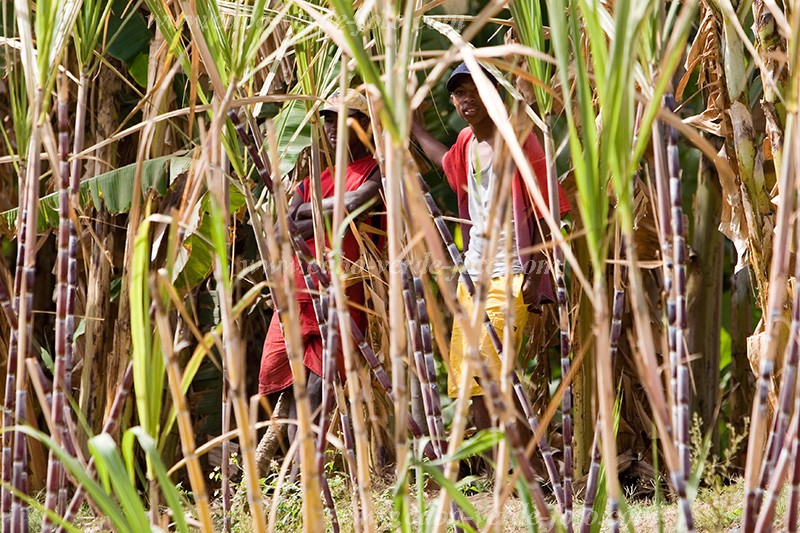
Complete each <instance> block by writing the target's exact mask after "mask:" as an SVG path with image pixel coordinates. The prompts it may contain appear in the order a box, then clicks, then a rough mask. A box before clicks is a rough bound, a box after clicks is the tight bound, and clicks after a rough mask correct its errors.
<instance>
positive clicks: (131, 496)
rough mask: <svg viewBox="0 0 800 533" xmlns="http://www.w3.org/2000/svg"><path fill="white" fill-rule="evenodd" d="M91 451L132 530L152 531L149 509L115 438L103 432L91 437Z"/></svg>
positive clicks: (89, 444)
mask: <svg viewBox="0 0 800 533" xmlns="http://www.w3.org/2000/svg"><path fill="white" fill-rule="evenodd" d="M88 446H89V451H90V452H91V454H92V456H93V457H94V458H95V465H97V467H98V472H100V468H101V464H102V470H103V477H104V478H105V480H106V482H107V483H109V486H110V488H111V491H112V492H113V494H114V495H115V496H116V497H117V499H118V500H119V503H120V506H121V507H122V511H123V513H124V514H125V517H126V518H127V520H128V523H129V524H130V526H129V527H130V529H129V530H130V531H135V532H138V531H150V522H149V520H148V519H147V511H146V510H145V508H144V505H143V504H142V500H141V499H140V498H139V493H138V491H137V490H136V487H135V486H134V485H133V483H131V480H130V477H129V476H128V470H127V468H126V467H125V463H124V462H123V460H122V456H121V455H120V451H119V448H117V445H116V444H115V443H114V439H112V438H111V436H110V435H109V434H107V433H101V434H99V435H97V436H95V437H92V438H91V439H89V443H88Z"/></svg>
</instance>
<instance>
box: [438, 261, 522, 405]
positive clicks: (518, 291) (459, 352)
mask: <svg viewBox="0 0 800 533" xmlns="http://www.w3.org/2000/svg"><path fill="white" fill-rule="evenodd" d="M522 281H523V275H522V274H515V275H513V276H503V277H498V278H494V279H492V281H491V285H490V286H489V294H488V297H487V299H486V314H487V315H489V320H491V322H492V325H493V326H494V329H495V330H496V331H497V335H498V336H499V337H500V342H503V330H504V327H505V318H506V303H507V301H506V300H507V299H506V287H507V284H508V283H511V284H512V299H511V301H510V302H509V303H510V304H511V305H513V306H514V309H513V312H512V314H511V316H512V317H513V318H514V325H513V327H514V333H513V337H512V338H513V339H514V349H513V357H514V361H516V358H517V353H518V352H519V348H520V345H521V344H522V330H523V329H524V328H525V323H526V322H527V320H528V309H527V306H526V305H525V303H524V302H523V300H522ZM457 296H458V302H459V303H460V304H461V305H462V306H463V308H464V310H465V311H466V312H467V314H468V315H469V314H471V313H472V298H471V297H470V295H469V293H468V292H467V288H466V287H465V286H464V285H463V284H462V283H461V282H459V283H458V290H457ZM478 327H479V328H480V334H479V340H478V350H479V352H480V356H481V357H482V358H483V360H485V361H486V363H487V364H488V365H489V370H490V371H491V372H492V375H493V377H494V378H495V379H499V378H500V371H501V369H502V363H501V362H500V357H499V356H498V355H497V350H495V348H494V345H493V344H492V341H491V339H490V338H489V334H488V333H487V332H486V328H485V326H484V325H483V320H482V319H481V320H480V325H479V326H478ZM466 357H467V341H466V339H465V338H464V332H463V331H462V329H461V325H460V324H459V322H458V320H456V321H455V322H454V323H453V335H452V337H451V339H450V373H449V374H448V376H447V395H448V396H449V397H451V398H455V397H457V396H458V386H459V383H460V381H461V373H462V372H463V371H465V370H466V369H467V364H468V363H467V361H466V360H465V359H466ZM475 373H476V374H477V369H476V370H475ZM469 394H470V396H482V395H483V389H481V387H480V385H478V383H477V381H475V380H474V379H473V380H472V383H471V384H470V385H469Z"/></svg>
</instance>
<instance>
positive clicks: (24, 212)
mask: <svg viewBox="0 0 800 533" xmlns="http://www.w3.org/2000/svg"><path fill="white" fill-rule="evenodd" d="M41 108H42V96H41V89H39V90H38V91H37V92H36V98H35V100H34V106H33V115H32V116H33V117H35V120H36V121H37V124H35V125H34V127H33V129H32V131H31V138H30V146H29V148H28V153H29V154H31V157H30V158H29V159H28V169H27V172H26V175H25V192H24V195H23V197H24V202H25V204H24V207H23V209H21V210H20V221H19V232H20V233H19V235H18V237H17V239H18V242H22V241H21V240H20V239H23V238H24V245H25V255H24V262H23V265H22V274H21V275H22V282H21V285H20V291H19V311H18V313H17V316H18V319H19V324H18V329H17V361H16V363H17V369H16V371H17V376H16V399H15V401H16V405H15V418H16V423H17V424H18V425H19V424H24V423H25V421H26V420H27V418H28V413H27V405H28V380H27V370H26V362H25V360H26V359H27V357H28V356H30V354H31V350H30V347H31V338H32V336H33V331H32V330H33V285H34V283H35V280H36V242H35V240H36V229H37V221H38V218H37V217H38V209H39V175H40V170H41V161H40V160H39V158H38V157H36V156H35V154H38V153H39V148H40V146H41V137H40V135H41V132H40V127H39V125H38V120H39V116H40V114H41ZM11 478H12V479H11V484H12V486H13V487H14V488H15V489H16V490H17V491H18V492H19V493H20V494H27V493H28V453H27V438H26V437H25V434H24V433H22V432H20V431H15V432H14V451H13V467H12V475H11ZM27 529H28V506H27V504H26V503H25V502H23V501H22V500H21V499H19V498H16V497H14V498H12V503H11V530H12V531H27Z"/></svg>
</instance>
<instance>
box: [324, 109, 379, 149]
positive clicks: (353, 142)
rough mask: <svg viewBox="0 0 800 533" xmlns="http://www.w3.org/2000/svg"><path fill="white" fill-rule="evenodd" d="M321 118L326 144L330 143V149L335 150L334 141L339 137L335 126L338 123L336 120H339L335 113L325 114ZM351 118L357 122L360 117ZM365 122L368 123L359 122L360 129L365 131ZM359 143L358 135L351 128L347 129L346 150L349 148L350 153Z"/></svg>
mask: <svg viewBox="0 0 800 533" xmlns="http://www.w3.org/2000/svg"><path fill="white" fill-rule="evenodd" d="M323 118H324V122H323V129H324V131H325V137H326V138H327V139H328V142H329V143H330V145H331V148H333V149H334V150H336V141H337V139H338V136H339V130H338V128H337V127H336V126H337V123H338V120H339V115H338V114H336V113H325V115H324V117H323ZM353 118H355V119H357V120H358V119H359V118H361V117H359V115H356V116H355V117H353ZM365 122H368V120H359V123H361V127H362V128H363V129H366V124H365ZM360 143H361V141H360V140H359V139H358V135H357V134H356V132H355V131H354V130H353V128H352V126H351V127H350V128H349V130H348V132H347V145H348V148H350V150H351V151H352V150H353V148H355V147H356V146H357V145H359V144H360Z"/></svg>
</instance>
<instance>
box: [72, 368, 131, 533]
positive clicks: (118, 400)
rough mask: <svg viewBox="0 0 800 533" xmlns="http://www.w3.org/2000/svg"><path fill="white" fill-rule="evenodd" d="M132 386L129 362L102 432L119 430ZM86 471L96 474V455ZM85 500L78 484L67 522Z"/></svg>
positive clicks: (111, 433)
mask: <svg viewBox="0 0 800 533" xmlns="http://www.w3.org/2000/svg"><path fill="white" fill-rule="evenodd" d="M132 386H133V363H128V367H127V368H126V369H125V373H124V374H123V375H122V381H121V382H120V386H119V389H118V390H117V394H116V395H115V396H114V402H113V403H112V404H111V409H110V410H109V412H108V418H106V421H105V423H104V424H103V431H102V433H106V434H108V435H113V434H114V433H115V432H116V431H117V428H118V427H119V421H120V419H121V417H122V411H123V408H124V407H125V401H126V400H127V399H128V395H129V394H130V392H131V387H132ZM86 471H87V472H88V473H89V475H90V476H93V475H94V473H95V467H94V457H92V458H91V459H89V464H88V465H87V466H86ZM83 500H84V491H83V486H82V485H78V487H77V488H76V489H75V494H74V495H73V496H72V501H70V504H69V506H68V507H67V510H66V511H65V513H64V521H65V522H68V523H69V522H72V521H73V520H75V516H76V515H77V514H78V510H79V509H80V506H81V504H82V503H83ZM58 531H59V533H60V532H63V531H64V527H63V526H60V527H59V528H58Z"/></svg>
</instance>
